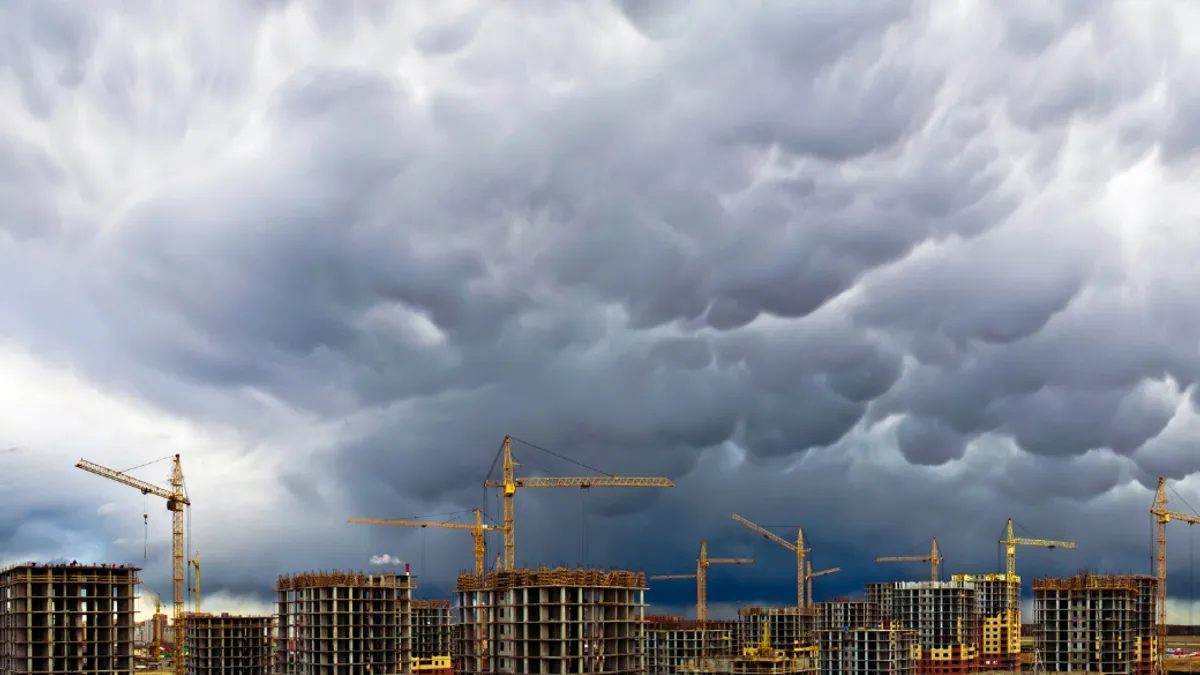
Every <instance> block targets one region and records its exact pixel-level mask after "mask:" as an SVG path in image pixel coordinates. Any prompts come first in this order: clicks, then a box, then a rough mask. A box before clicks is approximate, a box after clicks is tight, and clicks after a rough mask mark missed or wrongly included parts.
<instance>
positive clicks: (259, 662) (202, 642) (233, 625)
mask: <svg viewBox="0 0 1200 675" xmlns="http://www.w3.org/2000/svg"><path fill="white" fill-rule="evenodd" d="M271 622H272V618H271V617H270V616H233V615H230V614H219V615H218V614H196V613H191V614H185V615H184V624H183V625H184V630H185V631H186V632H187V642H186V643H185V644H187V648H188V658H187V663H186V666H187V673H188V675H269V674H270V673H271Z"/></svg>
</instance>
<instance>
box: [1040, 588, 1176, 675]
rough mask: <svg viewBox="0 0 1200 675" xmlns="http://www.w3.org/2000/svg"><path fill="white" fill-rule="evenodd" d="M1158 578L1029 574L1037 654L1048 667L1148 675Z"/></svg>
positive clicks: (1151, 664)
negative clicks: (1041, 575)
mask: <svg viewBox="0 0 1200 675" xmlns="http://www.w3.org/2000/svg"><path fill="white" fill-rule="evenodd" d="M1156 589H1157V580H1156V579H1155V578H1154V577H1152V576H1146V575H1122V576H1117V575H1112V574H1103V575H1101V574H1089V573H1083V574H1077V575H1075V576H1073V577H1070V578H1067V579H1051V578H1047V579H1034V581H1033V613H1034V622H1035V626H1036V629H1037V650H1038V658H1039V660H1040V661H1041V664H1042V666H1043V667H1044V668H1045V670H1046V671H1047V672H1059V673H1063V672H1089V673H1119V674H1122V675H1135V674H1137V675H1148V674H1149V673H1150V672H1151V671H1152V670H1153V667H1154V660H1155V657H1156V654H1157V651H1156V647H1157V644H1158V643H1157V639H1156V636H1155V632H1154V625H1155V624H1154V621H1155V609H1156V600H1155V591H1156Z"/></svg>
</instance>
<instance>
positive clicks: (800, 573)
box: [731, 513, 812, 607]
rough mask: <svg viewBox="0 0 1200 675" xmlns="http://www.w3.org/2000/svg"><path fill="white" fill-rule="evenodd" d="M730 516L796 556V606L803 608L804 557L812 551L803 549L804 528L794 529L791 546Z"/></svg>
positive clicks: (737, 517)
mask: <svg viewBox="0 0 1200 675" xmlns="http://www.w3.org/2000/svg"><path fill="white" fill-rule="evenodd" d="M731 515H732V516H733V519H734V520H736V521H738V522H739V523H741V524H743V525H745V526H746V527H748V528H750V529H751V530H754V531H755V532H757V533H759V534H761V535H762V536H764V537H766V538H767V539H770V540H771V541H773V542H775V543H776V544H779V545H780V546H782V547H784V548H786V549H787V550H789V551H791V552H792V553H795V554H796V606H797V607H803V606H804V556H806V555H808V554H809V553H810V552H811V551H812V549H809V548H805V547H804V528H802V527H798V528H796V543H794V544H793V543H792V542H790V541H788V540H786V539H784V538H783V537H780V536H778V535H776V534H775V533H774V532H771V531H769V530H767V529H765V528H763V527H762V526H759V525H755V524H754V523H752V522H750V521H749V520H746V519H745V518H743V517H741V516H739V515H738V514H736V513H734V514H731ZM810 603H811V600H810Z"/></svg>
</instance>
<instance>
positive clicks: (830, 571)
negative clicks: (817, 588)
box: [804, 560, 842, 607]
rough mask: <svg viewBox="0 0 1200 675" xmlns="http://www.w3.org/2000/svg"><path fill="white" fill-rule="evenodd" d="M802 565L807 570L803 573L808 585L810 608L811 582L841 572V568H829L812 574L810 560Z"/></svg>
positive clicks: (811, 598) (811, 599)
mask: <svg viewBox="0 0 1200 675" xmlns="http://www.w3.org/2000/svg"><path fill="white" fill-rule="evenodd" d="M804 564H805V565H807V566H808V569H807V570H806V571H805V572H804V581H805V582H807V583H808V606H809V607H812V605H813V592H812V580H813V579H815V578H817V577H823V576H825V575H826V574H833V573H834V572H841V571H842V568H840V567H830V568H829V569H827V570H821V571H820V572H814V571H812V561H811V560H809V561H806V562H805V563H804Z"/></svg>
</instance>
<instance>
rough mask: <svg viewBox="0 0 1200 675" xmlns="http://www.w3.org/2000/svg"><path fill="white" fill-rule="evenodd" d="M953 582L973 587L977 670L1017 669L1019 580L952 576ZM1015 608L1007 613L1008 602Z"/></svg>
mask: <svg viewBox="0 0 1200 675" xmlns="http://www.w3.org/2000/svg"><path fill="white" fill-rule="evenodd" d="M951 579H952V580H953V581H961V582H967V583H970V584H973V585H974V586H975V613H976V616H977V617H978V618H979V632H978V643H977V644H976V647H977V648H978V653H979V668H980V669H981V670H1020V669H1021V610H1020V605H1019V600H1020V597H1021V577H1019V576H1016V575H1013V576H1011V577H1009V575H1007V574H1004V573H1001V574H955V575H954V576H953V577H951ZM1010 597H1011V598H1013V599H1016V600H1017V607H1016V608H1014V609H1013V610H1011V611H1010V610H1009V598H1010Z"/></svg>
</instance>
